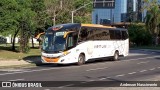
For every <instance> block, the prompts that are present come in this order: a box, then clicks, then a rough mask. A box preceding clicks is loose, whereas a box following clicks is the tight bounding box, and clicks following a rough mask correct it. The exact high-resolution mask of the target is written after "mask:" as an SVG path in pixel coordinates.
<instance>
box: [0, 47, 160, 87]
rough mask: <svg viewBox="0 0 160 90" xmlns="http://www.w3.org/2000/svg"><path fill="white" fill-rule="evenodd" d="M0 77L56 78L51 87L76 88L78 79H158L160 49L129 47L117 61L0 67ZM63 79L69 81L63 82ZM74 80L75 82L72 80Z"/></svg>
mask: <svg viewBox="0 0 160 90" xmlns="http://www.w3.org/2000/svg"><path fill="white" fill-rule="evenodd" d="M0 80H1V81H62V82H57V83H61V84H59V86H57V87H54V90H55V89H58V90H59V89H61V90H68V89H69V90H75V89H77V88H76V87H74V86H75V85H76V84H75V83H76V82H77V81H78V83H80V84H87V83H91V82H94V81H157V80H159V81H160V53H158V52H150V51H142V50H130V54H129V56H127V57H123V58H120V60H119V61H110V60H100V61H95V62H89V63H87V64H85V65H81V66H77V65H63V66H56V65H42V66H38V67H34V68H23V69H4V70H1V71H0ZM63 81H69V82H67V83H63ZM73 81H76V82H75V83H74V82H73ZM72 86H73V87H72ZM82 86H83V85H82ZM71 87H72V88H71ZM95 87H96V84H95ZM66 88H68V89H66ZM106 88H107V87H99V88H94V87H93V84H92V86H91V87H83V88H82V87H81V88H78V90H98V89H101V90H106ZM2 89H4V90H8V89H12V90H21V89H23V90H29V89H33V90H36V89H37V90H52V89H53V88H50V87H43V88H1V90H2ZM111 90H115V89H111ZM157 90H158V89H157Z"/></svg>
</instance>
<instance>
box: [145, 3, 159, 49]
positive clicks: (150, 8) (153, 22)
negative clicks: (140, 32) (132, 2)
mask: <svg viewBox="0 0 160 90" xmlns="http://www.w3.org/2000/svg"><path fill="white" fill-rule="evenodd" d="M144 3H145V4H144V9H147V15H146V17H145V23H146V27H147V29H148V31H149V32H150V34H151V35H152V38H153V43H154V45H155V46H157V45H158V34H159V26H160V9H159V4H158V0H144Z"/></svg>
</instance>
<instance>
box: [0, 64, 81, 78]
mask: <svg viewBox="0 0 160 90" xmlns="http://www.w3.org/2000/svg"><path fill="white" fill-rule="evenodd" d="M70 68H72V67H61V68H55V67H54V68H46V69H39V70H31V71H21V72H11V73H2V74H0V76H4V75H12V74H20V73H29V72H40V71H49V70H59V69H70ZM75 68H78V66H76V67H75Z"/></svg>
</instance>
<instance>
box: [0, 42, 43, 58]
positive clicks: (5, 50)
mask: <svg viewBox="0 0 160 90" xmlns="http://www.w3.org/2000/svg"><path fill="white" fill-rule="evenodd" d="M17 49H18V44H17V45H16V50H17ZM33 55H41V50H40V49H38V47H37V48H31V49H30V51H29V52H28V53H20V52H14V51H11V45H10V44H8V45H7V46H6V45H5V44H2V45H0V59H3V60H17V59H18V60H22V59H23V58H24V57H28V56H33Z"/></svg>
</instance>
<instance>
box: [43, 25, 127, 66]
mask: <svg viewBox="0 0 160 90" xmlns="http://www.w3.org/2000/svg"><path fill="white" fill-rule="evenodd" d="M42 42H43V43H42V53H41V61H42V62H43V63H55V64H69V63H77V64H78V65H82V64H84V63H85V62H86V61H89V60H94V59H98V58H99V59H100V58H104V57H110V58H112V60H115V61H116V60H119V56H127V55H128V51H129V37H128V31H127V29H123V28H116V27H111V26H103V25H97V24H79V23H69V24H61V25H56V26H52V27H50V28H48V29H47V30H46V31H45V33H44V35H43V41H42Z"/></svg>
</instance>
